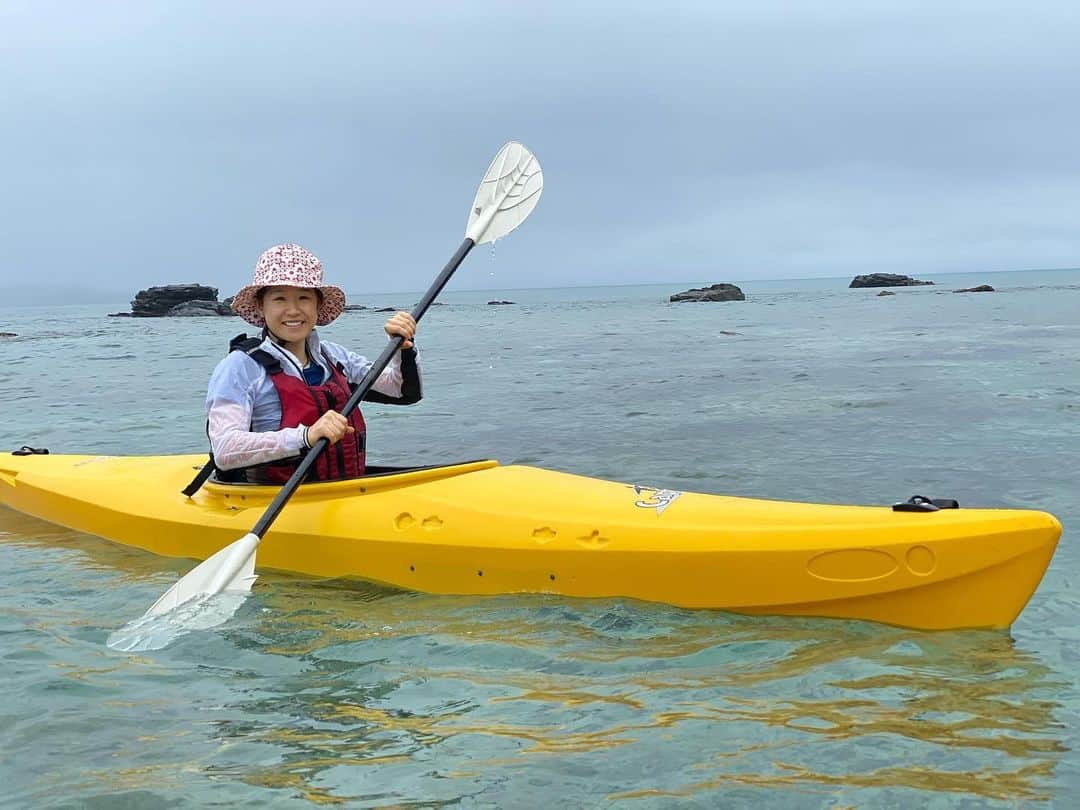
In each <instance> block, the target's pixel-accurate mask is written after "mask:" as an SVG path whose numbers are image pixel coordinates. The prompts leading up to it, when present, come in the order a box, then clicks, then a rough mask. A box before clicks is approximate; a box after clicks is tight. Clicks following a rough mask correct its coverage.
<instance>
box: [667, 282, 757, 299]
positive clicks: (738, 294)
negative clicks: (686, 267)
mask: <svg viewBox="0 0 1080 810" xmlns="http://www.w3.org/2000/svg"><path fill="white" fill-rule="evenodd" d="M668 300H669V301H745V300H746V296H745V295H743V291H742V290H740V289H739V288H738V287H736V286H735V285H734V284H713V285H711V286H709V287H694V288H693V289H690V290H686V291H684V292H681V293H675V294H674V295H673V296H671V298H669V299H668Z"/></svg>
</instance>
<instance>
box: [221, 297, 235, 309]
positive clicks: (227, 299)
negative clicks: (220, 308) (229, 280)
mask: <svg viewBox="0 0 1080 810" xmlns="http://www.w3.org/2000/svg"><path fill="white" fill-rule="evenodd" d="M234 298H236V296H235V295H230V296H229V297H228V298H226V299H225V300H224V301H222V302H221V303H223V304H224V305H225V306H227V307H228V308H229V309H232V300H233V299H234Z"/></svg>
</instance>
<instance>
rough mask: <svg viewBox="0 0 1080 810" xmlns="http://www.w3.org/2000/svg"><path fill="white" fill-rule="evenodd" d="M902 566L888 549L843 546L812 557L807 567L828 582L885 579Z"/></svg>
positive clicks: (813, 573) (811, 572)
mask: <svg viewBox="0 0 1080 810" xmlns="http://www.w3.org/2000/svg"><path fill="white" fill-rule="evenodd" d="M899 567H900V565H899V563H897V562H896V559H895V558H894V557H893V556H892V555H891V554H889V553H888V552H885V551H880V550H878V549H873V548H844V549H837V550H835V551H826V552H824V553H822V554H818V555H817V556H816V557H813V558H812V559H811V560H810V562H808V563H807V564H806V570H807V571H809V572H810V574H811V575H812V576H815V577H817V578H818V579H824V580H828V581H829V582H867V581H869V580H873V579H882V578H883V577H887V576H889V575H890V574H892V573H893V572H894V571H896V570H897V569H898V568H899Z"/></svg>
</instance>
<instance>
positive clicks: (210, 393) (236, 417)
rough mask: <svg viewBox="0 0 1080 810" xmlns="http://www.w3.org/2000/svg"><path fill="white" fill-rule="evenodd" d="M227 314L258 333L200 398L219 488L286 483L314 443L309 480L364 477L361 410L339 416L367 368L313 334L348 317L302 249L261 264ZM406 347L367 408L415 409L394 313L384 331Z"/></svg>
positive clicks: (413, 368)
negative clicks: (323, 445) (222, 482)
mask: <svg viewBox="0 0 1080 810" xmlns="http://www.w3.org/2000/svg"><path fill="white" fill-rule="evenodd" d="M232 307H233V310H234V311H235V312H236V314H237V315H239V316H240V317H241V318H243V319H244V320H245V321H247V322H248V323H250V324H252V325H254V326H259V327H262V334H261V336H260V337H257V338H246V336H244V335H241V336H239V337H238V338H237V339H234V340H233V342H232V344H231V345H230V351H229V353H228V355H226V357H225V358H224V359H223V360H222V361H221V362H220V363H218V365H217V368H215V369H214V373H213V375H212V376H211V377H210V384H209V387H208V390H207V394H206V410H207V433H208V434H209V436H210V450H211V455H212V458H213V462H214V465H215V466H216V467H217V469H218V470H219V471H221V472H223V473H224V475H223V476H222V477H223V478H225V479H226V480H247V481H253V482H262V483H283V482H285V481H287V480H288V479H289V476H290V475H291V474H292V473H293V471H294V470H295V469H296V467H297V465H298V464H299V462H300V460H301V458H302V457H303V455H304V454H305V453H306V452H307V450H308V449H309V448H311V446H312V445H314V444H315V442H317V441H318V440H319V439H321V438H326V439H327V440H328V441H329V442H330V447H328V448H327V449H326V450H324V451H323V452H322V453H320V454H319V459H318V460H317V461H316V463H315V465H314V466H313V467H312V474H311V477H312V478H313V479H315V480H340V479H346V478H355V477H357V476H360V475H363V474H364V448H365V438H366V436H365V426H364V417H363V416H362V415H361V414H360V409H359V408H356V409H354V410H353V412H352V413H351V414H350V415H349V417H348V418H346V417H344V416H342V415H341V414H340V413H339V412H338V410H339V409H340V408H341V407H342V406H343V405H344V404H345V401H346V400H347V399H348V398H349V395H350V393H351V388H350V386H352V385H355V384H357V383H359V382H360V381H361V380H362V379H363V377H364V374H365V373H366V372H367V370H368V369H369V368H370V367H371V365H372V364H371V361H369V360H368V359H367V358H365V357H362V356H360V355H358V354H356V353H354V352H351V351H349V350H348V349H346V348H345V347H344V346H340V345H338V344H337V343H330V342H329V341H324V340H320V338H319V334H318V332H316V331H315V327H316V326H325V325H326V324H328V323H331V322H332V321H333V320H334V319H335V318H337V317H338V315H340V314H341V313H342V311H343V310H344V309H345V293H344V292H342V291H341V289H340V288H338V287H334V286H331V285H329V284H323V269H322V264H321V263H320V262H319V260H318V259H317V258H316V257H315V256H313V255H312V254H311V253H309V252H308V251H306V250H304V248H302V247H300V246H299V245H294V244H284V245H277V246H275V247H272V248H270V249H269V250H267V251H266V252H265V253H263V254H262V255H261V256H260V257H259V261H258V263H257V264H256V265H255V274H254V278H253V279H252V282H251V284H248V285H247V286H246V287H244V288H243V289H241V290H240V292H238V293H237V294H236V295H235V296H234V297H233V302H232ZM383 328H384V329H385V331H386V333H387V335H390V336H394V335H400V336H401V337H402V338H404V341H403V342H402V344H401V349H400V350H399V351H398V352H396V353H395V355H394V357H393V359H391V361H390V363H389V365H387V367H386V369H385V370H384V371H383V373H382V374H381V375H380V376H379V378H378V380H376V382H375V384H374V386H373V387H372V390H371V391H369V392H368V394H367V395H366V396H365V399H366V400H370V401H374V402H384V403H394V404H401V405H408V404H411V403H413V402H417V401H419V399H420V397H421V390H420V369H419V366H418V364H417V352H416V348H415V347H414V345H413V338H414V336H415V334H416V322H415V321H414V320H413V318H412V316H411V315H409V313H407V312H398V313H395V314H394V315H393V316H392V317H391V318H390V319H389V320H388V321H387V322H386V324H385V326H384V327H383Z"/></svg>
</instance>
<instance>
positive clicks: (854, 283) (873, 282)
mask: <svg viewBox="0 0 1080 810" xmlns="http://www.w3.org/2000/svg"><path fill="white" fill-rule="evenodd" d="M933 283H934V282H932V281H919V280H918V279H917V278H912V277H911V276H901V275H899V274H897V273H870V274H869V275H865V276H855V278H853V279H852V280H851V283H850V284H848V287H919V286H922V285H924V284H933Z"/></svg>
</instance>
